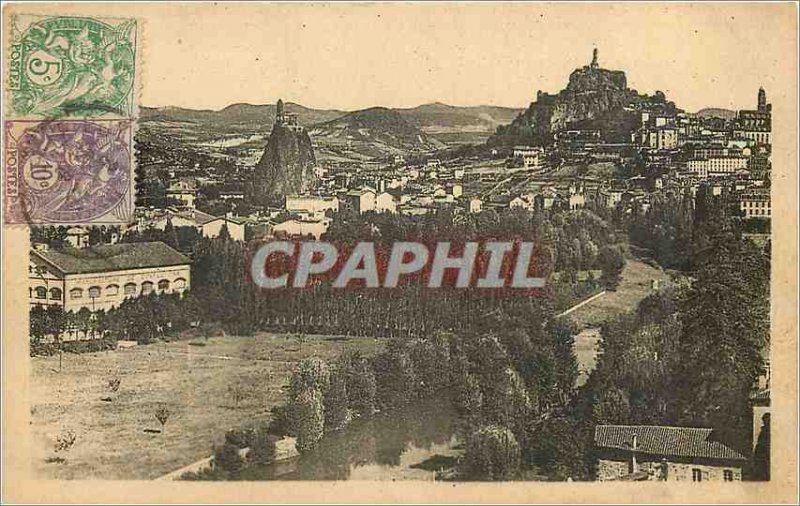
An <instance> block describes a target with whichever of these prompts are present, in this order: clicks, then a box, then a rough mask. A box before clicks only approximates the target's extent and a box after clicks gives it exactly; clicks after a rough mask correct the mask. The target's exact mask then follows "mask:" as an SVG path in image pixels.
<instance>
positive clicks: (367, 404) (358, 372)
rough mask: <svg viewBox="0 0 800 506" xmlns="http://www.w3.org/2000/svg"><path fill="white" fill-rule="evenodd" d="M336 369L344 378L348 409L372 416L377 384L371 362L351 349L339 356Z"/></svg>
mask: <svg viewBox="0 0 800 506" xmlns="http://www.w3.org/2000/svg"><path fill="white" fill-rule="evenodd" d="M336 369H337V370H338V371H340V373H341V374H342V375H343V376H344V380H345V391H346V392H347V406H348V408H349V409H350V410H351V411H352V412H353V413H355V414H358V415H362V416H368V415H371V414H372V412H373V411H375V393H376V389H377V382H376V380H375V372H374V371H373V370H372V367H371V366H370V364H369V361H368V360H367V359H366V358H365V357H364V356H363V355H362V354H361V352H360V351H358V350H357V349H353V348H351V349H348V350H345V351H344V352H343V353H342V354H341V355H340V356H339V358H338V360H337V362H336Z"/></svg>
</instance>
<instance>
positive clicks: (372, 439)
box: [233, 401, 463, 480]
mask: <svg viewBox="0 0 800 506" xmlns="http://www.w3.org/2000/svg"><path fill="white" fill-rule="evenodd" d="M456 423H457V417H456V415H455V413H454V411H453V409H452V408H451V407H450V406H449V404H448V403H447V402H446V401H432V402H426V403H423V404H420V405H417V406H414V407H412V408H410V409H406V410H405V411H404V412H403V413H398V412H393V413H386V414H377V415H375V416H373V417H370V418H368V419H357V420H354V421H353V422H351V424H350V425H349V426H348V427H347V428H346V429H344V430H342V431H339V432H335V433H331V434H328V435H326V436H325V437H324V438H323V439H322V441H320V443H319V445H318V446H317V447H316V448H315V449H314V450H311V451H308V452H305V453H303V454H302V455H301V456H299V457H296V458H293V459H289V460H286V461H282V462H276V463H274V464H268V465H252V466H248V467H247V468H245V469H244V470H242V471H241V472H240V473H238V475H237V476H236V477H235V478H233V479H240V480H433V479H434V476H435V474H436V472H437V471H442V470H444V471H448V470H451V469H452V468H453V467H454V466H455V464H456V462H457V459H458V458H459V457H460V456H461V455H463V449H462V448H461V446H460V445H459V441H458V439H457V438H456V435H455V433H456Z"/></svg>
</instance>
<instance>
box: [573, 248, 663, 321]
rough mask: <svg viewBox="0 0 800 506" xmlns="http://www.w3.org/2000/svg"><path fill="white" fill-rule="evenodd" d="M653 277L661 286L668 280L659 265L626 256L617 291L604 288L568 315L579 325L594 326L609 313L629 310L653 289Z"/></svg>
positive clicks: (611, 314)
mask: <svg viewBox="0 0 800 506" xmlns="http://www.w3.org/2000/svg"><path fill="white" fill-rule="evenodd" d="M654 279H655V280H658V282H659V284H660V285H661V286H664V285H665V284H666V283H667V282H668V281H669V276H668V275H667V273H665V272H664V271H663V270H662V269H661V268H658V267H653V266H652V265H649V264H647V263H645V262H643V261H642V260H639V259H637V258H627V259H626V260H625V267H624V268H623V270H622V280H621V282H620V284H619V287H618V288H617V291H615V292H606V294H605V295H603V296H602V297H599V298H597V299H595V300H594V301H592V302H591V303H589V304H586V305H585V306H583V307H581V308H578V309H576V310H575V311H573V312H572V313H570V314H569V316H570V318H572V320H573V321H574V322H575V323H577V324H578V328H581V329H582V328H586V327H593V326H597V325H599V324H601V323H602V322H603V321H605V320H606V319H607V318H609V317H611V316H614V315H617V314H620V313H624V312H626V311H632V310H634V309H636V306H637V305H638V304H639V301H640V300H642V299H643V298H645V297H647V296H648V295H650V294H651V293H652V292H653V290H652V288H651V282H652V280H654Z"/></svg>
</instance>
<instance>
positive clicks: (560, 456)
mask: <svg viewBox="0 0 800 506" xmlns="http://www.w3.org/2000/svg"><path fill="white" fill-rule="evenodd" d="M593 432H594V431H593V429H592V426H591V425H589V424H587V423H586V422H585V421H583V420H579V419H576V418H572V417H567V416H562V417H553V418H549V419H547V420H545V421H544V422H543V423H542V426H541V427H540V428H539V431H538V432H537V435H536V455H537V461H538V462H539V463H540V464H541V465H542V467H543V468H544V469H545V470H547V471H548V472H549V473H550V474H552V475H554V476H556V477H558V478H559V479H561V480H566V479H568V478H571V479H573V480H588V479H589V478H590V476H591V465H592V462H593V460H592V457H591V451H592V447H593V440H592V433H593Z"/></svg>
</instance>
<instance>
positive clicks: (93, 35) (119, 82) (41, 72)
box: [6, 14, 138, 118]
mask: <svg viewBox="0 0 800 506" xmlns="http://www.w3.org/2000/svg"><path fill="white" fill-rule="evenodd" d="M10 28H11V29H10V41H9V46H10V47H8V48H7V49H6V51H7V52H6V58H7V59H6V61H7V75H6V79H7V81H6V85H7V86H6V89H7V90H8V95H7V97H6V98H7V99H9V102H10V103H9V104H8V105H9V106H10V107H9V110H8V115H9V116H13V117H16V118H20V117H26V118H62V117H83V118H97V117H108V116H117V117H132V116H133V115H134V113H135V103H134V101H135V93H136V89H135V83H136V73H137V70H138V69H137V68H136V65H137V58H136V56H137V55H136V52H137V49H138V48H137V42H138V41H137V33H138V32H137V23H136V20H135V19H109V18H88V17H64V16H34V15H25V14H19V15H15V16H13V18H12V20H11V27H10Z"/></svg>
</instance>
